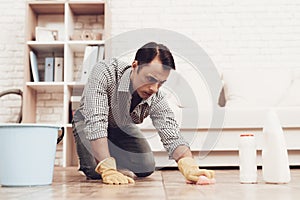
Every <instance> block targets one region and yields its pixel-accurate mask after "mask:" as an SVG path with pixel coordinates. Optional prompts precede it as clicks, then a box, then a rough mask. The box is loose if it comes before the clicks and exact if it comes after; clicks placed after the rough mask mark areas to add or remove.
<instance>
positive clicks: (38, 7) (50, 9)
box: [29, 1, 65, 14]
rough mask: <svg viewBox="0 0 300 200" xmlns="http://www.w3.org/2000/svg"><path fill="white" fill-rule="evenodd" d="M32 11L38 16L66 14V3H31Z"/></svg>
mask: <svg viewBox="0 0 300 200" xmlns="http://www.w3.org/2000/svg"><path fill="white" fill-rule="evenodd" d="M29 5H30V7H31V9H32V10H33V11H34V12H35V13H37V14H64V11H65V3H64V2H63V1H62V2H53V1H30V2H29Z"/></svg>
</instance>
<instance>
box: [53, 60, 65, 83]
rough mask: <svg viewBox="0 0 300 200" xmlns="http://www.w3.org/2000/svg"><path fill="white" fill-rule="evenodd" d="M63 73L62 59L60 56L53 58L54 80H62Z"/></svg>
mask: <svg viewBox="0 0 300 200" xmlns="http://www.w3.org/2000/svg"><path fill="white" fill-rule="evenodd" d="M63 75H64V59H63V58H62V57H55V58H54V81H55V82H62V81H63Z"/></svg>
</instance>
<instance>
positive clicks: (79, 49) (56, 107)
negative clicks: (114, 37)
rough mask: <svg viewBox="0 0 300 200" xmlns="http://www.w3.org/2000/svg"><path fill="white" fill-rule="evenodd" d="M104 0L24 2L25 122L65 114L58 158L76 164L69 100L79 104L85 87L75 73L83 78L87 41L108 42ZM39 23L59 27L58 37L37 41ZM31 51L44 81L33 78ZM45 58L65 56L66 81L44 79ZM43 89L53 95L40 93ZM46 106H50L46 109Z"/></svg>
mask: <svg viewBox="0 0 300 200" xmlns="http://www.w3.org/2000/svg"><path fill="white" fill-rule="evenodd" d="M106 2H107V1H106V0H73V1H72V0H52V1H51V0H36V1H33V0H29V1H27V4H26V7H25V8H26V9H27V12H26V13H27V16H26V18H25V19H26V26H25V27H26V30H25V33H26V35H25V40H26V41H25V47H26V48H25V55H27V56H25V62H24V63H25V64H24V92H23V104H24V106H23V122H28V123H39V122H40V121H41V119H42V120H44V121H45V120H47V121H49V123H52V121H56V120H57V119H56V117H55V116H57V114H58V115H59V116H60V117H61V120H62V121H63V126H64V127H66V132H65V138H64V141H63V150H62V151H63V152H62V158H61V159H62V161H59V162H60V163H63V164H62V165H63V166H72V165H77V164H78V163H77V161H78V159H77V156H76V151H75V144H74V138H73V133H72V125H71V124H70V112H72V107H70V104H71V106H73V105H72V104H74V105H75V104H78V101H73V102H71V100H74V99H77V98H78V97H79V96H81V95H82V92H83V89H84V86H85V84H83V83H80V82H75V80H76V81H77V78H76V77H77V76H79V77H80V74H81V71H80V70H81V68H82V65H83V59H84V54H85V49H86V46H100V45H105V41H104V40H103V39H105V38H106V36H108V33H109V31H108V30H107V23H106V22H107V20H108V18H107V14H108V13H109V12H106V9H107V6H106ZM36 27H42V28H45V29H49V30H57V32H58V36H57V38H55V39H56V40H54V41H53V39H54V38H52V37H49V38H50V39H48V40H46V39H47V38H46V37H45V38H46V39H45V41H44V42H42V41H36V40H37V39H38V40H41V37H40V36H41V35H38V36H39V37H37V36H36ZM88 34H89V35H88ZM88 36H91V37H88ZM71 38H72V39H73V40H71ZM81 39H82V40H81ZM91 39H93V40H91ZM49 40H50V41H49ZM30 51H34V52H35V54H36V57H37V59H36V63H37V66H38V67H37V68H38V73H39V76H40V80H41V81H40V82H32V69H31V60H30V53H29V52H30ZM47 57H62V58H63V65H59V66H62V67H63V80H64V81H63V82H43V80H44V77H45V67H47V66H48V65H47V66H46V61H45V58H47ZM59 66H58V65H55V62H54V74H55V70H56V69H57V68H55V67H59ZM78 79H79V78H78ZM41 93H44V94H46V95H45V96H50V97H49V98H43V96H37V95H40V94H41ZM57 93H59V94H58V95H57ZM48 94H51V95H48ZM52 94H53V95H52ZM37 97H40V98H37ZM74 97H75V98H74ZM44 105H48V106H45V108H44ZM38 109H45V110H48V109H49V110H50V111H49V113H48V115H47V114H45V113H43V112H39V110H38ZM51 110H53V112H54V111H55V113H52V112H51ZM57 112H59V113H57ZM52 114H54V115H53V116H52ZM48 116H50V117H48Z"/></svg>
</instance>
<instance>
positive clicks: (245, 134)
mask: <svg viewBox="0 0 300 200" xmlns="http://www.w3.org/2000/svg"><path fill="white" fill-rule="evenodd" d="M245 136H254V134H252V133H244V134H241V135H240V137H245Z"/></svg>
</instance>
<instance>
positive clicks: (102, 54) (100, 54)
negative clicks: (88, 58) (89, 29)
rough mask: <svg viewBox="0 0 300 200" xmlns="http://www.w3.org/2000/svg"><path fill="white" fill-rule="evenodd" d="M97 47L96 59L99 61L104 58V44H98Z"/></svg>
mask: <svg viewBox="0 0 300 200" xmlns="http://www.w3.org/2000/svg"><path fill="white" fill-rule="evenodd" d="M98 48H99V49H98V59H97V61H98V62H99V61H101V60H104V45H100V46H99V47H98Z"/></svg>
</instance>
